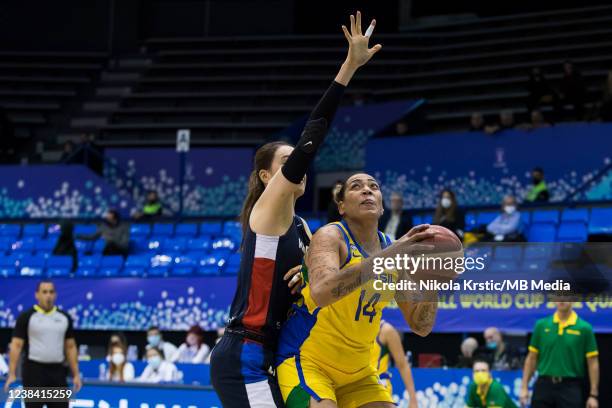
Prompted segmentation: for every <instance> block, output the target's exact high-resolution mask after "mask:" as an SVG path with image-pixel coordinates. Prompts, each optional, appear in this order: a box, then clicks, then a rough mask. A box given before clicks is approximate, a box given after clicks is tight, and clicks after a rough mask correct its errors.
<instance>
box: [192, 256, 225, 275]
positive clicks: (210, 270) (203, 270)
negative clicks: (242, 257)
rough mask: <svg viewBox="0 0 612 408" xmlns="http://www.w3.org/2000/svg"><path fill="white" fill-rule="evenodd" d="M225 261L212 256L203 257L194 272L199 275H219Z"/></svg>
mask: <svg viewBox="0 0 612 408" xmlns="http://www.w3.org/2000/svg"><path fill="white" fill-rule="evenodd" d="M224 264H225V260H224V259H222V258H219V257H216V256H214V255H208V256H204V257H202V258H201V259H200V262H199V265H198V268H197V270H196V272H197V273H198V274H199V275H219V273H220V272H221V269H222V267H223V265H224Z"/></svg>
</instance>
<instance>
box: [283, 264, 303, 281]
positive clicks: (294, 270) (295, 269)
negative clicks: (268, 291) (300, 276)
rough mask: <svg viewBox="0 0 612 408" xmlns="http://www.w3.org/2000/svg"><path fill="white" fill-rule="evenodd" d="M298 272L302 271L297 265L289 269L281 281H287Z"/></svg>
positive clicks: (300, 266)
mask: <svg viewBox="0 0 612 408" xmlns="http://www.w3.org/2000/svg"><path fill="white" fill-rule="evenodd" d="M300 270H302V265H297V266H294V267H293V268H291V269H289V270H288V271H287V273H286V274H285V276H283V280H288V279H290V278H291V277H293V276H294V275H295V274H296V273H298V272H299V271H300Z"/></svg>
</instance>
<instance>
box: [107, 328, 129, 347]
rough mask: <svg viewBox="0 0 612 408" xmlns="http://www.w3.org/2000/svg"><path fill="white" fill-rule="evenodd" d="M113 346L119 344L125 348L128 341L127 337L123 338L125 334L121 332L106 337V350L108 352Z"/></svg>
mask: <svg viewBox="0 0 612 408" xmlns="http://www.w3.org/2000/svg"><path fill="white" fill-rule="evenodd" d="M114 346H120V347H123V348H124V349H126V350H127V348H128V343H127V339H126V338H125V334H123V333H121V332H115V333H113V334H111V336H110V338H109V339H108V351H109V352H110V349H111V348H112V347H114Z"/></svg>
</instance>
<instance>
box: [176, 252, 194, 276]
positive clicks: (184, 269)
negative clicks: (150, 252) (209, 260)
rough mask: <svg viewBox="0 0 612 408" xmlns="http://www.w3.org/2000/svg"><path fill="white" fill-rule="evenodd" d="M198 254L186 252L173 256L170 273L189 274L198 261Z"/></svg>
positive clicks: (177, 274)
mask: <svg viewBox="0 0 612 408" xmlns="http://www.w3.org/2000/svg"><path fill="white" fill-rule="evenodd" d="M200 258H201V256H200V254H198V253H188V254H185V255H181V256H177V257H176V258H174V266H173V267H172V275H174V276H189V275H192V274H193V271H194V270H195V269H196V268H197V267H198V265H199V262H200Z"/></svg>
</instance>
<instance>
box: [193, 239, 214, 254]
mask: <svg viewBox="0 0 612 408" xmlns="http://www.w3.org/2000/svg"><path fill="white" fill-rule="evenodd" d="M210 248H212V239H211V237H209V236H202V237H200V238H194V239H190V240H188V241H187V250H189V251H202V253H207V252H209V251H210Z"/></svg>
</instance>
